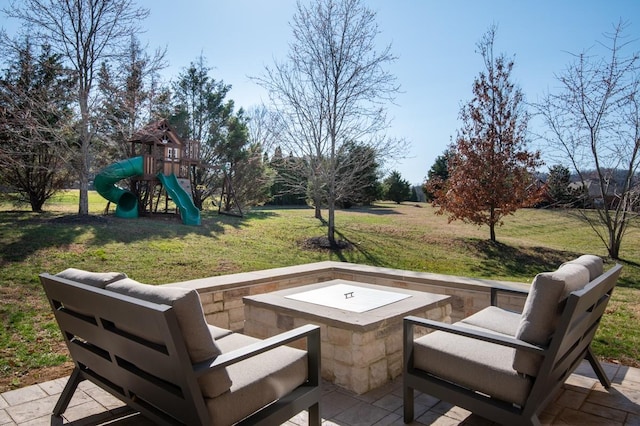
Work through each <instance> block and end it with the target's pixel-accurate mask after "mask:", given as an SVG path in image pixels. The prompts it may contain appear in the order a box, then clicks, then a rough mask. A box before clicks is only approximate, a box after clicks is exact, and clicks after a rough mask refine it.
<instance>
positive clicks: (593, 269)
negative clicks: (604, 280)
mask: <svg viewBox="0 0 640 426" xmlns="http://www.w3.org/2000/svg"><path fill="white" fill-rule="evenodd" d="M569 263H571V264H574V263H575V264H578V265H582V266H585V267H586V268H587V269H588V270H589V281H593V280H595V279H596V278H598V277H599V276H600V275H602V274H603V273H604V262H603V261H602V258H601V257H599V256H594V255H592V254H583V255H582V256H580V257H579V258H577V259H573V260H570V261H568V262H566V263H564V264H563V265H566V264H569Z"/></svg>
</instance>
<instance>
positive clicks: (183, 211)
mask: <svg viewBox="0 0 640 426" xmlns="http://www.w3.org/2000/svg"><path fill="white" fill-rule="evenodd" d="M156 177H157V178H158V179H159V180H160V182H161V183H162V186H164V189H165V191H167V194H169V197H171V199H172V200H173V202H174V203H175V204H176V206H178V208H179V209H180V216H181V217H182V223H184V224H185V225H200V210H198V208H197V207H196V206H195V204H193V200H192V199H191V197H190V196H189V194H188V193H187V191H185V190H184V188H182V186H180V183H179V182H178V178H176V175H175V174H173V173H172V174H170V175H169V176H166V175H164V174H162V173H158V174H157V175H156Z"/></svg>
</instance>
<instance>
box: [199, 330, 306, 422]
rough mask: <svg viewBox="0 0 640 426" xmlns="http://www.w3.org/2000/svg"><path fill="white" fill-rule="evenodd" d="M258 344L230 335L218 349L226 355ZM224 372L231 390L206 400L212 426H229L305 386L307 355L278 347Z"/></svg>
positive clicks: (297, 350) (239, 335)
mask: <svg viewBox="0 0 640 426" xmlns="http://www.w3.org/2000/svg"><path fill="white" fill-rule="evenodd" d="M258 341H259V340H258V339H254V338H253V337H249V336H245V335H242V334H231V335H229V336H227V337H223V338H222V339H220V340H219V341H218V346H219V347H220V349H221V350H222V352H223V353H227V352H229V351H231V350H234V349H238V348H241V347H244V346H247V345H250V344H252V343H255V342H258ZM227 371H228V373H229V376H230V377H231V380H232V381H233V385H232V386H231V389H229V391H228V392H225V393H223V394H222V395H220V396H218V397H217V398H211V399H207V400H206V403H207V407H208V409H209V413H210V416H211V421H212V424H214V425H218V424H219V425H230V424H233V423H235V422H237V421H239V420H241V419H243V418H245V417H247V416H249V415H250V414H252V413H253V412H255V411H257V410H259V409H260V408H262V407H264V406H266V405H267V404H270V403H271V402H273V401H275V400H277V399H279V398H281V397H283V396H285V395H287V394H288V393H290V392H291V391H293V390H294V389H295V388H297V387H298V386H300V385H302V384H303V383H305V382H306V381H307V377H308V371H307V354H306V352H305V351H302V350H299V349H294V348H291V347H288V346H280V347H278V348H275V349H272V350H270V351H268V352H265V353H263V354H260V355H257V356H255V357H252V358H249V359H246V360H244V361H240V362H239V363H237V364H234V365H231V366H229V367H227Z"/></svg>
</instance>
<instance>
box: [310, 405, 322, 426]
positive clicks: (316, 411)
mask: <svg viewBox="0 0 640 426" xmlns="http://www.w3.org/2000/svg"><path fill="white" fill-rule="evenodd" d="M321 423H322V419H321V418H320V404H319V403H315V404H313V405H312V406H311V407H309V426H320V424H321Z"/></svg>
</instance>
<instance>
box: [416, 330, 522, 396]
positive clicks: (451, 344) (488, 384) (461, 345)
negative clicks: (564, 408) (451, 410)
mask: <svg viewBox="0 0 640 426" xmlns="http://www.w3.org/2000/svg"><path fill="white" fill-rule="evenodd" d="M468 327H469V328H476V327H475V326H468ZM489 332H490V331H489ZM413 350H414V367H415V368H418V369H420V370H424V371H427V372H429V373H432V374H433V375H435V376H438V377H440V378H442V379H444V380H447V381H450V382H452V383H455V384H458V385H461V386H463V387H466V388H468V389H470V390H473V391H477V392H481V393H484V394H487V395H491V396H493V397H495V398H497V399H500V400H503V401H506V402H510V403H515V404H519V405H524V402H525V400H526V398H527V396H528V395H529V391H530V390H531V385H532V380H531V379H530V378H528V377H526V376H524V375H522V374H518V372H517V371H516V370H514V369H513V367H512V363H513V357H514V352H515V350H514V349H512V348H509V347H505V346H500V345H495V344H492V343H488V342H484V341H481V340H476V339H472V338H468V337H464V336H458V335H455V334H451V333H446V332H443V331H434V332H433V333H430V334H427V335H426V336H422V337H420V338H418V339H416V340H415V341H414V345H413Z"/></svg>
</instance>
